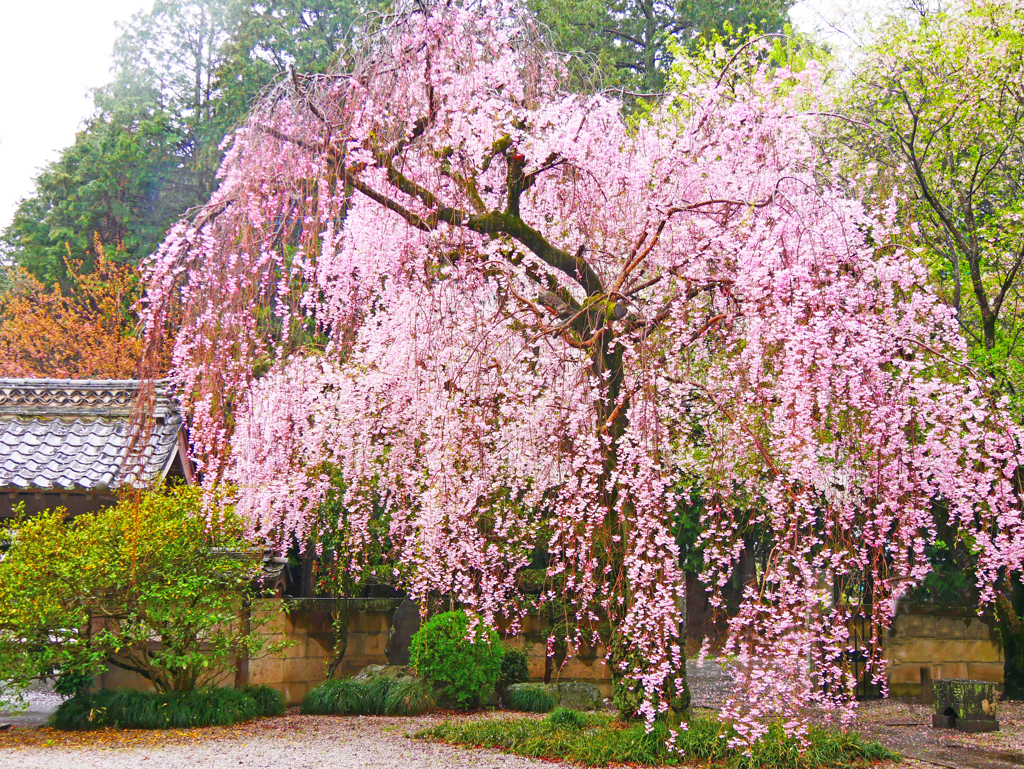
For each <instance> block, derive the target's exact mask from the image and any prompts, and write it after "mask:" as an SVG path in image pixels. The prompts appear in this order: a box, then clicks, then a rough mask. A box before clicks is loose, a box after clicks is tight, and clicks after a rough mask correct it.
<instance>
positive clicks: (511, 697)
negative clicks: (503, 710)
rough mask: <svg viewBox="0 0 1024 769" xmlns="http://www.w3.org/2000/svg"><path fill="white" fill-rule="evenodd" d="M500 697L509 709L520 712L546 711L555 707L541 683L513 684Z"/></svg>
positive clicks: (553, 701)
mask: <svg viewBox="0 0 1024 769" xmlns="http://www.w3.org/2000/svg"><path fill="white" fill-rule="evenodd" d="M502 699H503V700H504V701H505V705H506V706H507V707H508V709H509V710H518V711H519V712H521V713H547V712H548V711H550V710H552V709H553V708H554V707H555V700H554V698H553V697H552V696H551V695H550V694H548V691H547V689H545V688H544V685H543V684H515V685H513V686H510V687H508V688H507V689H506V690H505V693H504V694H503V695H502Z"/></svg>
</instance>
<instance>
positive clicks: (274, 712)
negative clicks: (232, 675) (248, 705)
mask: <svg viewBox="0 0 1024 769" xmlns="http://www.w3.org/2000/svg"><path fill="white" fill-rule="evenodd" d="M242 691H244V692H245V693H246V694H247V695H249V696H250V697H251V698H252V699H253V701H254V702H255V703H256V706H257V707H258V708H259V709H260V715H261V716H283V715H284V711H285V703H284V695H283V694H281V692H279V691H278V690H277V689H274V688H273V687H271V686H267V685H266V684H260V685H259V686H247V687H245V688H244V689H243V690H242Z"/></svg>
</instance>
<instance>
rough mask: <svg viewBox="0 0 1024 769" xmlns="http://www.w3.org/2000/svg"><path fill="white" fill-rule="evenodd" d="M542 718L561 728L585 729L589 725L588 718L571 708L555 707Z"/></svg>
mask: <svg viewBox="0 0 1024 769" xmlns="http://www.w3.org/2000/svg"><path fill="white" fill-rule="evenodd" d="M544 720H545V721H547V722H548V723H549V724H551V725H552V726H558V727H561V728H562V729H585V728H587V726H589V725H590V719H588V718H587V717H586V716H585V715H583V714H582V713H580V712H578V711H576V710H572V709H571V708H555V709H554V710H552V711H551V712H550V713H548V715H547V716H546V717H545V718H544Z"/></svg>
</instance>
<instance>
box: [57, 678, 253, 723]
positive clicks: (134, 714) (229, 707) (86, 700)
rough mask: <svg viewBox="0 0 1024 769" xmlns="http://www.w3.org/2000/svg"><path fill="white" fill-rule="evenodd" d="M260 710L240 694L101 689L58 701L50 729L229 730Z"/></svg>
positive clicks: (249, 699) (199, 690)
mask: <svg viewBox="0 0 1024 769" xmlns="http://www.w3.org/2000/svg"><path fill="white" fill-rule="evenodd" d="M261 710H262V706H261V705H260V703H258V702H257V701H256V700H255V699H253V697H251V696H250V695H249V694H248V693H246V691H244V690H242V689H213V688H211V689H193V690H191V691H186V692H141V691H137V690H134V689H117V690H112V689H103V690H100V691H98V692H94V693H87V694H80V695H78V696H77V697H72V698H71V699H69V700H66V701H65V702H62V703H61V704H60V706H59V707H58V708H57V710H56V711H55V712H54V714H53V716H52V717H51V718H50V725H51V726H53V727H54V728H56V729H62V730H65V731H78V730H83V729H102V728H104V727H108V726H110V727H115V728H120V729H188V728H191V727H199V726H230V725H231V724H237V723H239V722H240V721H248V720H250V719H253V718H258V717H259V716H260V715H262V712H261Z"/></svg>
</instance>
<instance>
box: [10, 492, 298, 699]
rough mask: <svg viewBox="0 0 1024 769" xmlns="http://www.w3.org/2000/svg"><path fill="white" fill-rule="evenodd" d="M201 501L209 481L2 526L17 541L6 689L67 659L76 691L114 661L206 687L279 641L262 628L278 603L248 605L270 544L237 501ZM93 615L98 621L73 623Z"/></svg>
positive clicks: (179, 683)
mask: <svg viewBox="0 0 1024 769" xmlns="http://www.w3.org/2000/svg"><path fill="white" fill-rule="evenodd" d="M203 509H204V508H203V491H202V490H201V489H197V488H192V487H178V488H174V489H170V490H166V491H160V492H153V493H150V494H145V495H143V497H142V498H141V500H138V501H135V500H131V499H125V500H123V501H122V502H120V503H119V504H117V505H116V506H113V507H108V508H105V509H103V510H100V511H99V512H96V513H88V514H85V515H79V516H75V517H74V518H69V517H68V516H67V513H66V511H65V510H63V509H56V510H51V511H48V512H44V513H41V514H40V515H35V516H32V517H31V518H27V517H22V518H18V519H16V520H14V521H12V522H6V523H4V524H3V525H2V526H0V539H6V540H8V541H9V542H10V543H11V544H10V547H9V549H8V550H7V552H6V553H5V555H4V558H3V560H2V561H0V627H3V628H4V629H5V631H6V632H4V633H3V634H0V681H4V682H5V686H4V687H3V690H2V691H0V700H4V699H6V700H10V699H17V698H19V697H20V694H21V692H23V691H24V689H25V687H27V685H28V684H29V683H30V682H31V681H32V680H33V679H34V678H35V677H37V676H38V675H39V673H40V671H54V670H62V671H67V672H65V673H64V674H63V675H61V677H60V679H58V683H59V686H60V687H61V689H62V693H70V694H74V693H76V690H80V688H81V687H80V686H79V684H80V683H81V681H83V680H85V678H91V677H92V676H94V675H95V674H97V673H100V672H103V671H104V670H105V669H106V668H107V666H108V665H110V664H113V665H115V666H119V667H123V668H125V669H127V670H134V671H137V672H138V673H140V674H141V675H142V676H143V677H145V678H147V679H148V680H149V681H151V682H152V684H153V687H154V688H155V689H156V690H157V691H165V692H170V691H184V690H187V689H200V688H203V687H206V686H211V685H212V684H213V682H214V681H215V680H216V679H217V678H218V676H221V675H222V674H223V673H224V672H225V671H227V670H229V669H230V668H231V667H232V666H233V665H234V663H235V660H236V659H237V657H238V654H239V653H240V652H244V653H247V654H249V655H250V656H258V655H259V654H260V653H261V652H267V651H270V652H276V651H278V650H279V648H280V644H271V645H270V646H267V645H266V644H265V641H266V638H267V636H266V635H264V634H262V633H260V632H259V630H260V627H261V625H262V624H264V623H265V622H268V621H270V620H271V619H272V615H271V614H270V613H269V612H253V613H251V615H250V616H249V618H248V620H247V619H246V618H245V617H244V616H243V613H242V612H240V611H239V608H240V607H241V606H244V605H245V604H246V603H248V602H251V601H252V600H254V599H255V598H257V597H258V595H259V592H258V591H257V590H256V588H255V587H254V578H255V577H257V576H259V573H260V568H261V566H260V558H259V555H260V551H257V552H256V553H252V552H251V549H250V547H251V546H250V544H249V543H248V542H247V541H246V539H245V526H244V524H243V523H242V522H241V520H240V519H239V518H238V517H237V516H235V515H234V514H233V513H232V512H231V509H230V507H224V508H218V509H216V510H213V511H211V514H210V515H209V516H207V515H205V514H204V513H203ZM231 553H234V554H236V555H240V556H241V557H232V556H231V555H230V554H231ZM243 554H244V555H243ZM83 627H92V628H94V631H93V632H91V633H88V634H79V633H72V632H68V628H83ZM155 639H158V640H159V643H157V644H154V643H153V641H154V640H155ZM72 674H73V677H72V678H69V677H68V676H71V675H72Z"/></svg>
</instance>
